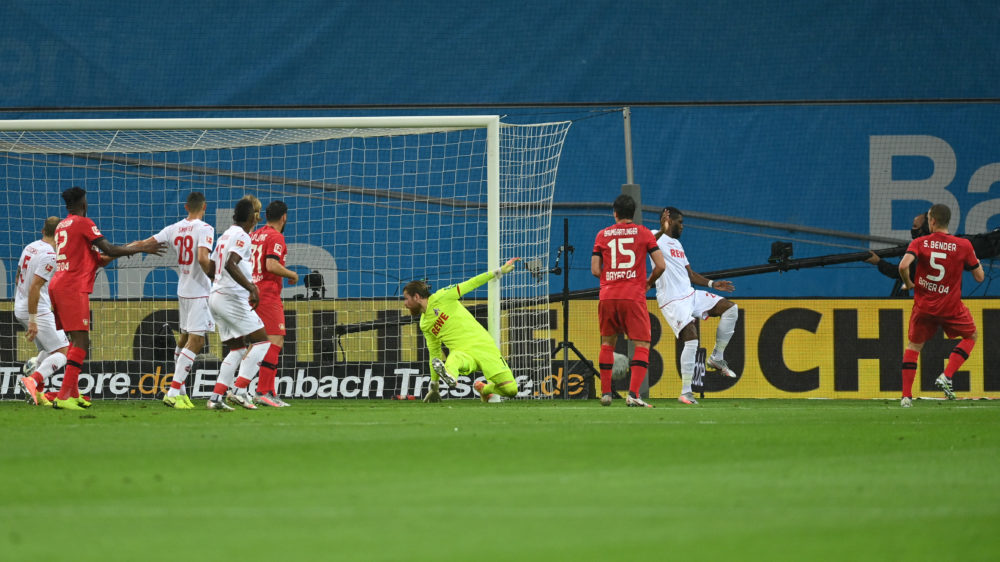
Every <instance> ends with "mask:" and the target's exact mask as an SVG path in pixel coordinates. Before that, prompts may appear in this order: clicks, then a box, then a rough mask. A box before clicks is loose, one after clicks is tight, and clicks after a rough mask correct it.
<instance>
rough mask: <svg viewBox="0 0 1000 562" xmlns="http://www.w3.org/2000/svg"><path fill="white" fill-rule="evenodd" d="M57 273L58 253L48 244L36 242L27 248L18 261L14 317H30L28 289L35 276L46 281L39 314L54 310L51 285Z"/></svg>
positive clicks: (39, 301)
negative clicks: (50, 300) (50, 290)
mask: <svg viewBox="0 0 1000 562" xmlns="http://www.w3.org/2000/svg"><path fill="white" fill-rule="evenodd" d="M55 272H56V252H55V250H54V249H53V248H52V246H51V245H50V244H49V243H48V242H43V241H41V240H35V241H34V242H32V243H31V244H28V245H27V246H25V248H24V251H22V252H21V259H19V260H18V261H17V292H16V293H15V295H14V315H15V316H20V317H22V318H27V316H28V289H29V288H30V287H31V283H32V281H33V280H34V279H35V276H36V275H37V276H38V277H41V278H42V279H45V281H46V284H45V285H42V292H41V294H40V295H39V296H38V310H37V313H38V314H45V313H48V312H49V311H51V310H52V307H51V305H50V304H49V285H48V283H47V282H48V281H49V280H50V279H52V274H53V273H55Z"/></svg>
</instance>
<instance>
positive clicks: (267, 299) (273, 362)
mask: <svg viewBox="0 0 1000 562" xmlns="http://www.w3.org/2000/svg"><path fill="white" fill-rule="evenodd" d="M265 218H266V219H267V224H266V225H265V226H263V227H261V228H259V229H257V231H256V232H254V233H253V235H252V236H251V237H250V240H251V242H253V282H254V284H255V285H256V286H257V291H258V292H259V293H260V304H258V305H257V316H259V317H260V319H261V321H262V322H264V330H265V331H267V339H269V340H271V346H270V347H269V348H268V350H267V354H266V355H264V360H263V361H261V363H260V375H259V376H258V378H257V396H256V398H255V401H256V402H257V403H258V404H262V405H264V406H273V407H275V408H281V407H285V406H288V403H287V402H285V401H284V400H282V399H281V398H280V397H278V396H277V395H276V394H275V392H274V378H275V374H276V372H277V370H278V355H279V354H280V353H281V346H283V345H284V343H285V308H284V306H283V305H282V304H281V284H282V279H288V284H289V285H294V284H295V283H297V282H298V280H299V274H298V273H295V272H294V271H292V270H290V269H288V268H286V267H285V257H286V256H287V255H288V246H287V245H286V244H285V237H284V235H283V234H282V233H283V232H285V225H286V224H287V223H288V205H285V203H284V201H272V202H271V203H270V204H269V205H268V206H267V210H266V211H265Z"/></svg>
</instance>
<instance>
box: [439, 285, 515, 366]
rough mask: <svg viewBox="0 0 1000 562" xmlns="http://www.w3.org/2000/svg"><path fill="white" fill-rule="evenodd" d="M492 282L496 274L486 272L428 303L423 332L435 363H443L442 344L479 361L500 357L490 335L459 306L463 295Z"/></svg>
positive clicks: (447, 288)
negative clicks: (489, 356) (441, 361)
mask: <svg viewBox="0 0 1000 562" xmlns="http://www.w3.org/2000/svg"><path fill="white" fill-rule="evenodd" d="M490 279H493V272H491V271H487V272H486V273H482V274H480V275H477V276H475V277H473V278H472V279H469V280H468V281H464V282H462V283H459V284H457V285H450V286H448V287H445V288H444V289H441V290H439V291H437V292H435V293H434V294H432V295H431V296H430V297H429V298H428V299H427V310H425V311H424V313H423V314H421V315H420V329H421V330H422V331H423V332H424V338H425V339H426V340H427V350H428V351H429V352H430V356H431V357H430V358H431V359H432V360H433V359H434V358H439V359H443V354H442V352H441V344H442V343H443V344H444V345H446V346H447V347H448V349H449V350H450V351H464V352H466V353H468V354H469V355H471V356H472V357H477V358H478V357H482V356H483V355H499V354H500V350H499V349H497V344H496V342H494V341H493V337H492V336H490V333H489V332H487V331H486V328H483V326H482V324H480V323H479V322H478V321H477V320H476V318H475V317H474V316H472V313H470V312H469V311H468V310H466V308H465V306H464V305H462V303H461V302H459V299H460V298H462V296H463V295H465V294H467V293H469V292H471V291H473V290H475V289H476V288H478V287H480V286H482V285H484V284H486V283H487V282H488V281H489V280H490ZM432 371H433V369H432Z"/></svg>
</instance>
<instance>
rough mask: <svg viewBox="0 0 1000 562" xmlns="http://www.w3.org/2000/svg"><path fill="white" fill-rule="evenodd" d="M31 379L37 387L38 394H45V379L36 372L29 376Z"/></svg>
mask: <svg viewBox="0 0 1000 562" xmlns="http://www.w3.org/2000/svg"><path fill="white" fill-rule="evenodd" d="M31 378H32V379H34V381H35V385H36V386H37V387H38V392H45V378H44V377H42V374H41V373H39V372H38V371H35V372H34V373H32V374H31Z"/></svg>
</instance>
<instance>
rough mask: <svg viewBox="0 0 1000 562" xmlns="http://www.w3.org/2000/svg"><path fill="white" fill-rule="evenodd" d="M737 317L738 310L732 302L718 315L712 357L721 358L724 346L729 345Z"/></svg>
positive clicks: (738, 315)
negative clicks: (731, 304)
mask: <svg viewBox="0 0 1000 562" xmlns="http://www.w3.org/2000/svg"><path fill="white" fill-rule="evenodd" d="M739 317H740V311H739V307H738V306H736V303H733V306H731V307H729V309H728V310H726V311H725V312H723V313H722V316H720V317H719V327H718V328H716V330H715V349H714V350H712V357H715V358H716V359H722V356H723V353H724V352H725V351H726V346H727V345H729V340H730V339H732V337H733V332H734V331H736V320H737V319H739Z"/></svg>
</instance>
